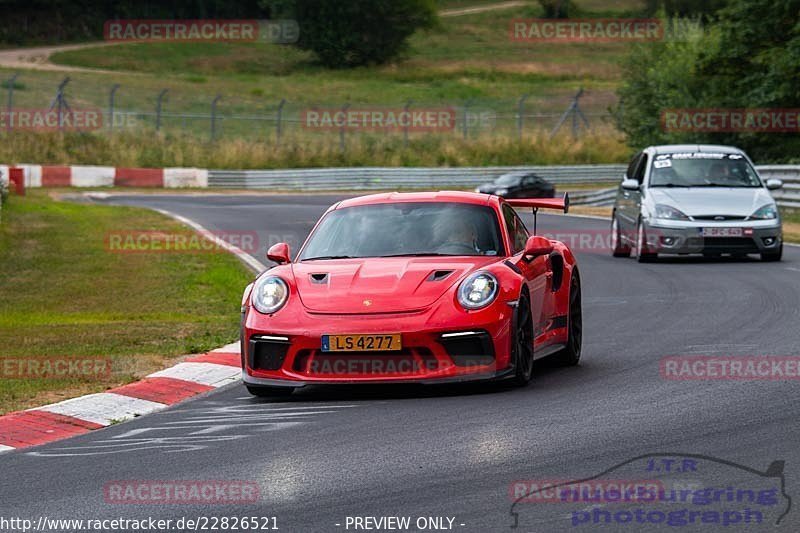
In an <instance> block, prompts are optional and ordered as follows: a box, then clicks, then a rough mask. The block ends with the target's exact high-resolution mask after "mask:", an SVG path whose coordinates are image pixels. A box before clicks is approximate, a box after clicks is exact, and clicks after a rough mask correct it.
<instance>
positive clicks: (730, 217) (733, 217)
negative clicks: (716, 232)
mask: <svg viewBox="0 0 800 533" xmlns="http://www.w3.org/2000/svg"><path fill="white" fill-rule="evenodd" d="M692 218H693V219H695V220H716V221H718V222H724V221H726V220H745V219H746V218H747V217H740V216H738V215H702V216H693V217H692Z"/></svg>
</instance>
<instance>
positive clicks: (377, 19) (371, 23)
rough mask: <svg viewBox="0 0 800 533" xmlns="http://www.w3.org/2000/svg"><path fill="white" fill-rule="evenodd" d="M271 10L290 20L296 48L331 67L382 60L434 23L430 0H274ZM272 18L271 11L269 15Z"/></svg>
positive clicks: (374, 62) (395, 54)
mask: <svg viewBox="0 0 800 533" xmlns="http://www.w3.org/2000/svg"><path fill="white" fill-rule="evenodd" d="M269 4H270V5H271V12H273V13H274V14H279V16H284V17H285V16H289V17H292V18H295V19H296V20H297V22H298V24H299V25H300V41H299V42H298V43H297V44H298V46H299V47H300V48H302V49H305V50H311V51H313V52H314V53H315V54H316V55H317V57H318V58H319V60H320V62H322V64H324V65H325V66H328V67H331V68H346V67H355V66H362V65H371V64H382V63H386V62H387V61H389V60H391V59H393V58H395V57H397V56H398V55H399V54H401V53H402V52H404V51H405V49H406V45H407V39H408V38H409V37H410V36H411V35H412V34H413V33H414V32H415V31H416V30H417V29H420V28H429V27H432V26H433V25H434V24H435V22H436V4H435V2H434V1H433V0H347V1H346V2H341V1H338V0H277V1H273V2H269ZM273 16H274V15H273Z"/></svg>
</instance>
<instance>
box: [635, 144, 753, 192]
mask: <svg viewBox="0 0 800 533" xmlns="http://www.w3.org/2000/svg"><path fill="white" fill-rule="evenodd" d="M652 164H653V168H652V173H651V175H650V187H760V186H761V181H760V180H759V178H758V175H757V174H756V172H755V170H754V169H753V167H752V166H751V165H750V163H749V162H748V161H747V159H745V157H744V156H742V155H740V154H723V153H711V152H676V153H673V154H659V155H657V156H656V157H655V159H654V160H653V163H652Z"/></svg>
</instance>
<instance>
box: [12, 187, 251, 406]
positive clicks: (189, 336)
mask: <svg viewBox="0 0 800 533" xmlns="http://www.w3.org/2000/svg"><path fill="white" fill-rule="evenodd" d="M120 230H123V231H124V230H159V231H180V232H185V231H186V228H185V227H183V226H181V225H180V224H177V223H176V222H174V221H172V220H170V219H168V218H166V217H164V216H162V215H159V214H157V213H153V212H151V211H148V210H144V209H138V208H129V207H107V206H94V205H84V204H74V203H67V202H60V201H55V200H52V199H51V198H50V197H49V196H48V195H47V193H45V192H44V191H31V192H30V193H29V194H28V196H25V197H17V196H12V197H11V198H10V199H9V201H8V203H7V204H5V205H4V206H3V220H2V224H0V295H2V298H0V347H2V348H0V358H2V359H6V360H8V359H13V360H18V359H29V358H60V357H64V358H70V359H80V358H88V357H108V358H110V359H111V361H112V367H111V368H112V372H111V374H110V375H108V376H103V377H101V378H100V379H98V378H96V377H90V378H84V379H77V378H72V379H64V380H51V379H0V412H8V411H11V410H16V409H20V408H25V407H31V406H35V405H41V404H43V403H47V402H51V401H57V400H59V399H63V398H68V397H71V396H75V395H78V394H82V393H89V392H99V391H102V390H105V389H106V388H108V387H112V386H116V385H120V384H123V383H126V382H129V381H132V380H134V379H136V378H138V377H141V376H143V375H146V374H147V373H149V372H152V371H154V370H156V369H158V368H160V367H163V366H164V365H165V364H167V363H169V361H170V359H173V358H175V357H177V356H180V355H183V354H189V353H200V352H204V351H207V350H210V349H213V348H216V347H219V346H221V345H223V344H226V343H229V342H231V341H233V340H235V339H236V338H237V337H238V321H239V315H238V309H239V302H240V298H241V292H242V290H243V289H244V286H245V285H246V284H247V283H248V282H249V280H250V279H251V278H252V276H251V275H250V274H249V273H248V271H247V270H246V269H245V268H244V266H242V265H241V264H240V263H239V261H238V260H237V259H236V258H234V257H233V256H231V255H229V254H227V253H205V254H200V253H196V254H178V253H145V254H119V253H112V252H109V251H108V250H107V249H106V244H105V237H106V235H107V234H108V232H113V231H120ZM0 363H2V361H0Z"/></svg>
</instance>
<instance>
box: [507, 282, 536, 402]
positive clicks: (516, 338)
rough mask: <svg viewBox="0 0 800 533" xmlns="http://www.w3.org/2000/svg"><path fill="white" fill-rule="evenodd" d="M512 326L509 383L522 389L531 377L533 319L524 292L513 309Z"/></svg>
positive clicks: (529, 304) (528, 300) (529, 303)
mask: <svg viewBox="0 0 800 533" xmlns="http://www.w3.org/2000/svg"><path fill="white" fill-rule="evenodd" d="M512 326H513V328H512V334H511V335H512V336H511V360H512V361H513V362H514V376H513V377H512V378H511V383H512V385H514V386H515V387H524V386H526V385H527V384H528V383H530V381H531V378H532V377H533V317H532V315H531V302H530V299H529V298H528V296H527V294H526V293H524V292H523V293H522V295H521V296H520V298H519V302H518V303H517V308H516V309H514V317H513V319H512Z"/></svg>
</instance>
